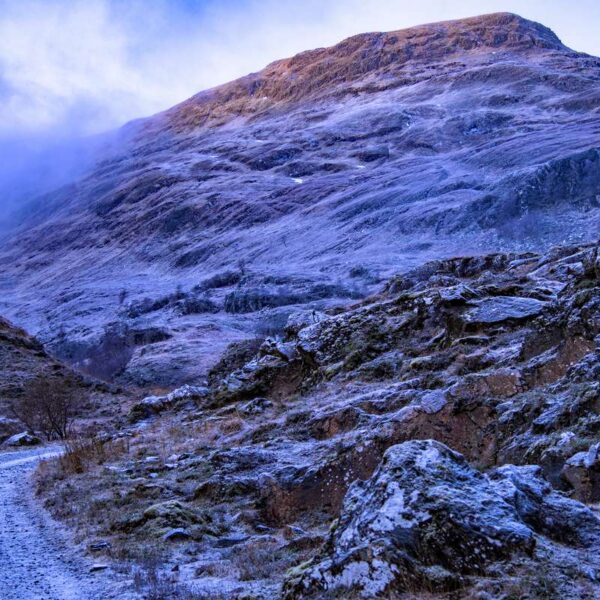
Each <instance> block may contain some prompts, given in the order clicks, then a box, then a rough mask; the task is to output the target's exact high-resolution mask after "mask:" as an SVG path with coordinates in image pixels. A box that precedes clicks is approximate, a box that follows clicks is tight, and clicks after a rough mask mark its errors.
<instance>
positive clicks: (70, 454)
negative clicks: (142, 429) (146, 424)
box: [58, 437, 129, 476]
mask: <svg viewBox="0 0 600 600" xmlns="http://www.w3.org/2000/svg"><path fill="white" fill-rule="evenodd" d="M127 453H129V440H127V439H118V440H109V441H107V440H101V439H99V438H97V437H89V438H81V437H80V438H74V439H71V440H68V441H67V442H65V452H64V454H63V455H61V456H60V457H59V458H58V463H59V465H60V469H61V470H62V473H63V475H64V476H67V475H73V474H76V473H85V472H86V471H87V470H88V469H89V468H90V467H92V466H99V465H103V464H104V463H106V462H110V461H113V460H118V459H119V458H121V457H122V456H123V455H124V454H127Z"/></svg>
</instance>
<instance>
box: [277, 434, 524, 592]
mask: <svg viewBox="0 0 600 600" xmlns="http://www.w3.org/2000/svg"><path fill="white" fill-rule="evenodd" d="M534 548H535V536H534V533H533V531H532V530H531V529H530V527H528V526H527V525H526V524H525V523H524V522H523V520H522V518H521V516H520V515H519V513H518V512H517V510H516V509H515V507H514V505H512V504H511V503H510V502H507V501H506V500H505V499H504V498H503V497H502V496H501V495H500V494H498V493H497V491H496V490H495V489H494V486H493V485H492V484H491V483H490V482H489V481H488V479H487V478H486V477H485V476H484V475H482V474H480V473H479V472H478V471H476V470H475V469H472V468H471V467H470V466H469V465H468V464H467V462H466V461H465V459H464V458H463V457H462V456H461V455H460V454H457V453H456V452H454V451H452V450H450V449H449V448H448V447H447V446H444V445H443V444H440V443H438V442H435V441H433V440H425V441H411V442H406V443H404V444H400V445H397V446H393V447H392V448H390V449H388V450H387V452H386V453H385V455H384V458H383V460H382V462H381V465H380V466H379V468H378V469H377V471H376V472H375V473H374V475H373V476H372V477H371V479H369V480H367V481H359V482H355V483H354V484H352V486H351V487H350V489H349V491H348V493H347V495H346V498H345V500H344V505H343V508H342V512H341V516H340V518H339V520H338V522H337V524H336V525H335V526H334V528H333V530H332V533H331V537H330V539H329V541H328V544H327V546H326V550H325V552H324V553H323V555H321V556H320V557H318V558H317V559H315V560H314V561H313V562H312V563H311V564H310V565H309V566H305V567H303V568H301V569H299V570H296V571H293V572H292V573H291V574H290V575H289V576H288V579H287V581H286V584H285V598H287V599H292V598H294V599H297V598H322V597H327V596H326V594H329V595H330V596H331V597H336V596H335V594H338V596H337V597H349V596H352V597H354V596H358V597H363V598H377V597H385V598H388V597H395V595H399V594H402V593H405V592H414V591H415V590H436V591H449V590H452V589H456V588H458V587H459V586H461V585H462V584H464V583H465V579H466V578H467V577H468V576H469V575H485V574H486V573H487V572H488V569H489V567H490V565H491V564H492V563H494V562H496V561H501V560H505V559H508V558H510V557H511V556H512V555H513V554H517V553H519V554H522V555H525V556H527V555H530V554H531V553H532V552H533V550H534Z"/></svg>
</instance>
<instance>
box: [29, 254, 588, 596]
mask: <svg viewBox="0 0 600 600" xmlns="http://www.w3.org/2000/svg"><path fill="white" fill-rule="evenodd" d="M599 303H600V251H599V247H598V245H597V244H588V245H580V246H566V247H558V248H554V249H553V250H551V251H550V252H548V253H546V254H536V253H532V252H526V253H495V254H491V255H486V256H482V257H467V258H453V259H447V260H438V261H434V262H430V263H427V264H425V265H423V266H421V267H418V268H416V269H414V270H411V271H409V272H406V273H404V274H401V275H398V276H397V277H394V278H392V279H391V280H390V281H389V282H388V283H387V284H386V286H385V287H384V288H383V289H382V290H381V291H380V293H378V294H377V295H374V296H371V297H370V298H368V299H366V300H364V301H362V302H360V303H358V304H355V305H354V306H351V307H349V308H346V309H333V310H330V311H327V312H317V311H312V310H308V311H302V312H299V313H296V314H294V315H292V316H291V317H290V318H289V320H288V323H287V326H286V333H285V338H283V339H269V340H267V341H266V342H264V343H263V344H262V345H261V347H260V348H259V349H258V351H257V352H256V354H255V355H254V356H251V357H250V358H249V355H251V354H252V351H251V349H248V348H244V347H242V346H240V345H239V344H237V345H234V346H233V347H232V348H231V349H230V350H229V351H228V353H227V354H226V355H225V356H224V357H223V359H222V360H221V361H220V363H219V364H218V365H217V366H216V367H215V368H214V369H213V371H212V372H211V374H210V377H209V384H208V386H205V387H189V386H188V387H184V388H181V389H179V390H176V391H174V392H172V393H171V394H169V395H166V396H152V397H148V398H145V399H144V400H142V401H140V402H139V404H138V405H136V406H134V408H133V410H132V412H131V415H130V419H131V422H132V423H133V424H132V426H131V427H129V428H127V429H125V430H124V431H122V432H121V433H120V434H116V435H117V437H119V436H123V435H127V436H129V438H128V439H129V442H128V445H127V449H126V450H125V449H123V448H122V449H121V450H120V451H119V452H118V453H114V455H113V456H112V457H111V458H110V460H109V462H108V463H106V459H105V458H104V460H103V461H101V464H95V463H93V462H92V463H90V465H89V466H88V468H87V469H86V470H85V472H84V473H83V474H80V475H76V476H75V478H74V479H71V478H69V479H65V478H64V473H62V472H61V469H60V467H59V466H56V467H55V470H54V471H50V472H46V473H45V474H44V477H42V478H41V480H40V490H41V492H42V493H43V494H44V496H45V497H46V499H47V504H48V506H49V507H50V508H51V509H52V510H53V511H54V512H55V513H56V514H57V515H59V516H60V517H62V518H64V519H66V520H67V522H69V523H70V524H71V525H73V526H75V527H77V528H78V529H79V532H80V535H81V536H83V537H86V536H87V537H90V536H94V537H95V538H100V539H103V540H107V541H110V542H111V543H112V547H111V549H109V550H108V554H111V553H112V554H113V555H115V556H123V554H127V553H130V554H131V555H134V554H135V553H136V552H138V553H155V554H154V555H155V556H158V557H159V558H158V559H157V560H159V562H161V563H162V564H163V565H164V569H165V571H166V572H167V573H171V574H172V573H177V576H176V577H177V578H181V580H183V581H185V582H186V583H188V584H190V585H192V586H193V587H194V588H195V589H196V592H197V594H198V595H199V597H209V598H247V597H253V598H280V597H285V598H286V599H288V600H291V599H300V598H353V597H357V598H376V597H382V598H388V597H394V598H404V597H405V598H415V597H432V598H437V597H439V598H449V597H450V598H507V599H508V598H515V599H516V598H520V599H522V598H540V599H541V598H574V599H576V598H579V599H593V598H597V597H598V595H599V594H600V560H599V559H598V556H599V550H600V520H599V519H598V512H597V510H598V502H600V475H599V474H600V468H599V458H598V456H599V448H600V421H599V419H598V407H599V401H600V387H599V383H598V364H599V356H598V339H599V337H598V336H599V335H600V321H599V320H598V314H599V313H598V308H599ZM115 443H117V442H115ZM98 489H102V490H103V493H102V494H101V495H100V496H96V497H94V501H93V502H90V500H89V499H90V497H92V496H93V494H92V493H91V492H92V490H98ZM67 498H68V499H69V502H66V500H67ZM171 569H173V570H172V571H171ZM171 576H172V575H171Z"/></svg>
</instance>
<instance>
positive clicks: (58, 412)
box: [10, 376, 84, 440]
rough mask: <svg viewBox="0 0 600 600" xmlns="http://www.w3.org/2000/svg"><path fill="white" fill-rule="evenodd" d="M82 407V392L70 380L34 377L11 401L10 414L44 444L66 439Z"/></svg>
mask: <svg viewBox="0 0 600 600" xmlns="http://www.w3.org/2000/svg"><path fill="white" fill-rule="evenodd" d="M83 403H84V395H83V393H82V391H81V390H80V389H79V390H78V389H77V386H76V383H75V382H74V381H73V380H72V379H71V378H63V379H58V378H54V379H50V378H47V377H42V376H40V377H36V378H35V379H32V380H31V381H30V382H28V383H27V384H26V385H25V387H24V389H23V394H22V395H21V396H20V397H19V398H17V399H15V400H13V402H12V403H11V406H10V410H11V412H12V414H13V415H14V417H15V418H16V419H18V420H19V421H20V422H21V423H22V424H23V425H24V426H25V427H26V429H27V431H29V432H31V433H41V434H42V435H44V437H46V439H48V440H52V439H60V440H64V439H66V438H67V437H68V436H69V434H70V432H71V428H72V426H73V422H74V420H75V418H76V417H77V416H78V414H79V413H80V411H81V408H82V406H83Z"/></svg>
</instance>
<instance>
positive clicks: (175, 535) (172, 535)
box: [162, 527, 192, 542]
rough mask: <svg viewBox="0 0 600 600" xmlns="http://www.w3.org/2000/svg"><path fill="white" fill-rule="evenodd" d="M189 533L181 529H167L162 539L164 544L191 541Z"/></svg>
mask: <svg viewBox="0 0 600 600" xmlns="http://www.w3.org/2000/svg"><path fill="white" fill-rule="evenodd" d="M191 537H192V536H191V535H190V533H189V532H188V531H187V530H186V529H183V528H182V527H176V528H175V529H169V531H167V532H166V533H165V534H164V535H163V536H162V539H163V541H165V542H181V541H185V540H189V539H191Z"/></svg>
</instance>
